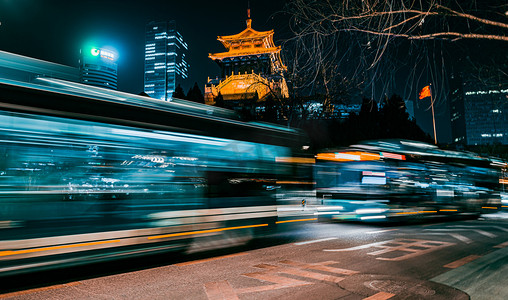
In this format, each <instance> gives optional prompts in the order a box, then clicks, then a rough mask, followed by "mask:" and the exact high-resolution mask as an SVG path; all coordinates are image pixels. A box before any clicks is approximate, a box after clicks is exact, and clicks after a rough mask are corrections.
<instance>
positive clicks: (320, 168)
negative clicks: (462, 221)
mask: <svg viewBox="0 0 508 300" xmlns="http://www.w3.org/2000/svg"><path fill="white" fill-rule="evenodd" d="M316 160H317V161H316V168H315V174H316V175H315V176H316V193H317V197H318V198H319V199H321V204H322V207H320V208H319V210H318V212H317V214H318V216H319V218H320V219H327V218H328V219H336V220H362V221H369V220H372V221H385V220H400V219H403V218H420V217H428V216H436V215H443V214H467V215H472V216H479V215H480V214H482V213H491V212H497V211H498V210H499V209H500V208H501V196H500V191H501V185H500V174H501V173H500V170H501V166H503V163H500V162H496V161H494V160H492V159H487V158H482V157H479V156H477V155H476V154H473V153H468V152H458V151H447V150H442V149H439V148H438V147H436V146H434V145H430V144H426V143H421V142H415V141H408V140H385V141H367V142H364V143H362V144H358V145H352V146H350V147H349V148H346V149H340V150H337V151H324V152H322V153H319V154H317V156H316Z"/></svg>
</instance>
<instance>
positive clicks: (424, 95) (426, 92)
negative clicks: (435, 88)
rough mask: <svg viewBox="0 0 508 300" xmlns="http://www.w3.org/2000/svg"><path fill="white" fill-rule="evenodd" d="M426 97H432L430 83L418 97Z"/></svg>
mask: <svg viewBox="0 0 508 300" xmlns="http://www.w3.org/2000/svg"><path fill="white" fill-rule="evenodd" d="M425 97H430V86H428V85H427V86H426V87H424V88H423V89H422V90H421V91H420V93H419V94H418V98H420V100H421V99H423V98H425Z"/></svg>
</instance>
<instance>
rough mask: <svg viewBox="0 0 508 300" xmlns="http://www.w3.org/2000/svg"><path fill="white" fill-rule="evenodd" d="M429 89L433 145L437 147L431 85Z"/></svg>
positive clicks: (430, 84)
mask: <svg viewBox="0 0 508 300" xmlns="http://www.w3.org/2000/svg"><path fill="white" fill-rule="evenodd" d="M429 89H430V107H431V108H432V126H433V127H434V144H436V145H437V136H436V119H435V118H434V98H433V97H432V83H429Z"/></svg>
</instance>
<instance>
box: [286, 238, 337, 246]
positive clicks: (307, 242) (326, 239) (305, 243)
mask: <svg viewBox="0 0 508 300" xmlns="http://www.w3.org/2000/svg"><path fill="white" fill-rule="evenodd" d="M336 239H337V238H336V237H329V238H324V239H319V240H312V241H306V242H299V243H295V245H297V246H301V245H307V244H312V243H319V242H324V241H330V240H336Z"/></svg>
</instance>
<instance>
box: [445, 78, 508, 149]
mask: <svg viewBox="0 0 508 300" xmlns="http://www.w3.org/2000/svg"><path fill="white" fill-rule="evenodd" d="M450 89H451V91H450V114H451V116H450V117H451V125H452V138H453V141H454V142H455V143H461V144H467V145H488V144H503V145H508V101H506V99H507V97H508V87H507V86H506V84H504V83H497V84H496V83H492V82H491V83H486V82H480V81H479V80H478V79H474V78H472V77H471V76H466V78H464V76H460V75H459V76H457V75H454V76H452V79H451V80H450Z"/></svg>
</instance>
